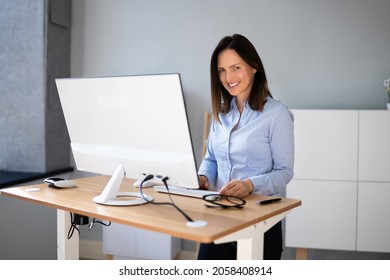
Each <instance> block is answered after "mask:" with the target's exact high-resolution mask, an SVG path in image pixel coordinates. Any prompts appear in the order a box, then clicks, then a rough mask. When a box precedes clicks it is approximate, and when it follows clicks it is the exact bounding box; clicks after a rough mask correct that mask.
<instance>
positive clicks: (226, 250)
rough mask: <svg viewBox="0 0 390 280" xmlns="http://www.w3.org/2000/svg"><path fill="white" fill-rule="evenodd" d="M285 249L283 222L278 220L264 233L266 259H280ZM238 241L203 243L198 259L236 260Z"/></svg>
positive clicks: (264, 254)
mask: <svg viewBox="0 0 390 280" xmlns="http://www.w3.org/2000/svg"><path fill="white" fill-rule="evenodd" d="M282 251H283V237H282V222H278V223H277V224H276V225H274V226H273V227H272V228H270V229H269V230H267V231H266V232H265V233H264V252H263V256H264V259H265V260H280V259H281V257H282ZM236 259H237V242H230V243H223V244H218V245H216V244H214V243H207V244H206V243H201V244H200V248H199V255H198V260H236Z"/></svg>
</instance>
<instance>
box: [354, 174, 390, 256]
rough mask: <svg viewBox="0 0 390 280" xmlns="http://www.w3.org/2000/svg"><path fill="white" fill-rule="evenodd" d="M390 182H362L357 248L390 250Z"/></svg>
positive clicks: (363, 249)
mask: <svg viewBox="0 0 390 280" xmlns="http://www.w3.org/2000/svg"><path fill="white" fill-rule="evenodd" d="M389 199H390V183H379V182H360V183H359V199H358V226H357V250H358V251H371V252H390V203H389Z"/></svg>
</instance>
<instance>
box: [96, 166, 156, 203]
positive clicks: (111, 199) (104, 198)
mask: <svg viewBox="0 0 390 280" xmlns="http://www.w3.org/2000/svg"><path fill="white" fill-rule="evenodd" d="M124 176H125V168H124V166H123V164H119V165H118V167H117V168H116V169H115V171H114V173H113V175H112V176H111V179H110V180H109V181H108V183H107V185H106V186H105V188H104V190H103V192H102V193H101V194H100V195H98V196H95V197H94V198H93V201H94V202H95V203H98V204H103V205H110V206H129V205H140V204H145V203H147V201H146V200H145V198H146V199H147V200H148V201H152V200H153V197H152V196H150V195H146V194H144V195H142V194H141V193H138V192H119V188H120V186H121V183H122V181H123V177H124ZM124 197H130V198H129V199H122V198H124ZM144 197H145V198H144Z"/></svg>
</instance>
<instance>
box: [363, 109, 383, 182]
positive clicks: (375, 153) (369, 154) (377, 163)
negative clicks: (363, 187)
mask: <svg viewBox="0 0 390 280" xmlns="http://www.w3.org/2000/svg"><path fill="white" fill-rule="evenodd" d="M389 161H390V112H389V111H360V113H359V181H370V182H372V181H376V182H381V181H382V182H390V163H389Z"/></svg>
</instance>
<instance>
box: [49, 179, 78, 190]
mask: <svg viewBox="0 0 390 280" xmlns="http://www.w3.org/2000/svg"><path fill="white" fill-rule="evenodd" d="M44 182H45V183H46V184H48V185H49V187H50V188H59V189H63V188H71V187H75V186H76V184H75V183H74V182H73V181H72V180H65V179H63V178H57V177H51V178H46V179H45V180H44Z"/></svg>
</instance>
